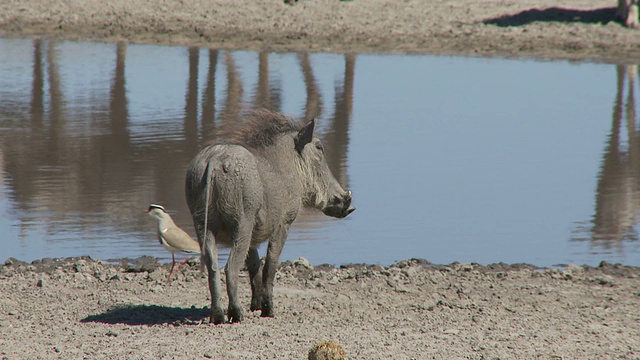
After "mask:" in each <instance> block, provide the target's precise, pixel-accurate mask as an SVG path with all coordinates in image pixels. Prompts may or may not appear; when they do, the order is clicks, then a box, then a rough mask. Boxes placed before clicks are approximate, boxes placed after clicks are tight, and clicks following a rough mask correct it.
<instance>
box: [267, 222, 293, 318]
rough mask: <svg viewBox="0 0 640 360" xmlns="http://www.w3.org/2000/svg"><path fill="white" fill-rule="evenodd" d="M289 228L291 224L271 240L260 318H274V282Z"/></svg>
mask: <svg viewBox="0 0 640 360" xmlns="http://www.w3.org/2000/svg"><path fill="white" fill-rule="evenodd" d="M289 226H290V224H286V225H283V226H282V227H281V228H280V229H278V231H276V232H275V234H274V235H273V238H271V239H270V240H269V246H268V247H267V258H266V260H265V262H264V267H263V268H262V287H263V288H262V314H260V316H265V317H266V316H268V317H273V282H274V280H275V277H276V271H277V270H278V261H279V259H280V253H281V252H282V248H283V247H284V241H285V239H286V238H287V234H288V233H289Z"/></svg>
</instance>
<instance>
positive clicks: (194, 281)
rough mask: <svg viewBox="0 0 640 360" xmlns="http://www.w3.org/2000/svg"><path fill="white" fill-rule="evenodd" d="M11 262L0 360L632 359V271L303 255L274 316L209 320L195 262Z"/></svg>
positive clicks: (292, 267) (0, 323)
mask: <svg viewBox="0 0 640 360" xmlns="http://www.w3.org/2000/svg"><path fill="white" fill-rule="evenodd" d="M9 263H11V265H5V266H2V267H0V294H2V295H1V296H0V357H1V358H3V359H4V358H8V359H24V358H45V359H49V358H61V359H69V358H76V359H78V358H83V357H85V358H111V359H115V358H120V359H124V358H147V359H148V358H158V359H161V358H162V359H165V358H176V359H178V358H185V359H187V358H188V359H196V358H213V359H231V358H238V359H302V358H306V354H307V351H308V350H309V349H310V348H311V347H312V345H313V344H314V343H316V342H317V341H320V340H329V339H333V340H336V341H337V342H339V343H340V344H342V346H343V348H344V350H345V351H346V353H347V354H348V356H349V357H350V358H351V359H412V358H414V359H430V358H436V359H458V358H469V359H489V358H505V359H507V358H508V359H515V358H518V359H525V358H528V359H532V358H536V359H538V358H539V359H587V358H591V359H598V358H599V359H602V358H621V359H638V358H640V341H639V340H638V339H640V313H639V312H638V309H640V289H639V287H638V283H639V281H640V277H639V276H640V269H639V268H635V267H626V266H617V265H610V264H602V265H601V266H600V267H597V268H592V267H586V266H569V267H567V268H566V269H562V270H557V269H536V268H534V267H533V266H529V265H505V264H495V265H490V266H480V265H472V264H451V265H448V266H435V265H432V264H429V263H428V262H426V261H424V260H409V261H402V262H400V263H398V264H396V265H393V266H391V267H389V268H383V267H380V266H364V265H351V266H345V267H343V268H339V269H336V268H333V267H331V266H317V267H313V266H311V265H310V264H308V263H307V262H306V261H304V260H302V261H296V262H294V263H285V264H283V266H282V267H281V268H280V270H279V272H278V274H277V282H276V286H275V299H274V300H275V304H276V317H275V318H261V317H260V316H259V312H256V313H249V315H248V316H247V319H246V321H245V322H243V323H240V324H232V325H231V324H227V325H218V326H215V325H211V324H208V323H207V321H206V320H207V316H208V307H207V306H208V305H209V297H208V290H207V285H206V278H205V277H204V275H202V274H201V273H199V272H198V267H197V266H196V265H195V264H194V265H193V266H191V267H185V268H183V269H181V271H180V272H179V273H178V275H177V276H176V277H175V278H173V280H172V282H171V283H170V284H169V285H166V284H165V280H166V276H167V273H168V266H167V265H163V266H158V265H157V264H156V263H155V262H154V261H151V262H147V263H146V264H144V265H115V266H114V265H109V264H106V263H104V262H102V261H93V260H91V259H63V260H61V261H57V262H53V261H45V262H43V263H40V262H36V263H34V264H25V263H20V262H16V261H13V262H11V261H10V262H9ZM243 275H244V276H243V277H242V278H241V280H242V284H241V287H240V291H241V298H242V302H243V304H245V311H247V312H248V306H249V300H250V298H249V295H250V294H249V285H248V282H247V276H246V273H244V274H243ZM223 278H224V276H223ZM225 302H226V300H225Z"/></svg>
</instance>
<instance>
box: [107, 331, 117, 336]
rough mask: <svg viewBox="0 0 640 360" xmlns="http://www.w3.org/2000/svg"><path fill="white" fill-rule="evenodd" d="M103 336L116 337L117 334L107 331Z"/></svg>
mask: <svg viewBox="0 0 640 360" xmlns="http://www.w3.org/2000/svg"><path fill="white" fill-rule="evenodd" d="M105 335H106V336H113V337H116V336H118V333H117V332H115V331H113V330H109V332H107V333H106V334H105Z"/></svg>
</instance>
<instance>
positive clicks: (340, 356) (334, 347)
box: [309, 340, 347, 360]
mask: <svg viewBox="0 0 640 360" xmlns="http://www.w3.org/2000/svg"><path fill="white" fill-rule="evenodd" d="M309 360H347V354H346V353H345V352H344V349H343V348H342V346H340V344H338V343H337V342H335V341H333V340H328V341H320V342H317V343H316V344H315V345H313V347H312V348H311V350H309Z"/></svg>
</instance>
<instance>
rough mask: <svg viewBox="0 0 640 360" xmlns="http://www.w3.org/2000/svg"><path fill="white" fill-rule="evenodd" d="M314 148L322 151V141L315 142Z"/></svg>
mask: <svg viewBox="0 0 640 360" xmlns="http://www.w3.org/2000/svg"><path fill="white" fill-rule="evenodd" d="M316 149H318V150H319V151H320V152H322V153H324V147H322V143H317V144H316Z"/></svg>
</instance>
